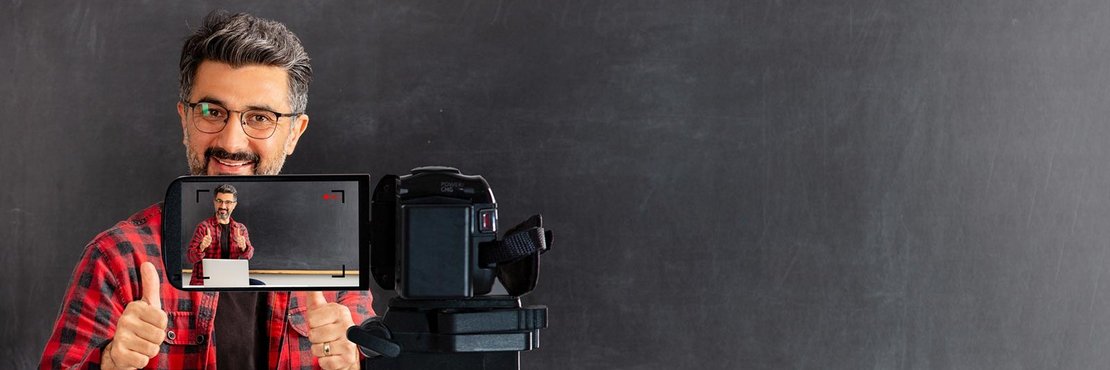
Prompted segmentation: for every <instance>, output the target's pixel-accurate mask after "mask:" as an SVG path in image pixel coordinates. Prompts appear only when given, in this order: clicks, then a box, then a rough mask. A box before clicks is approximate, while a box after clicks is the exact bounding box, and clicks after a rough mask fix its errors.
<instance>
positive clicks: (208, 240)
mask: <svg viewBox="0 0 1110 370" xmlns="http://www.w3.org/2000/svg"><path fill="white" fill-rule="evenodd" d="M209 245H212V229H209V228H207V227H206V228H204V238H203V239H201V240H200V250H201V252H203V251H204V250H205V249H208V246H209Z"/></svg>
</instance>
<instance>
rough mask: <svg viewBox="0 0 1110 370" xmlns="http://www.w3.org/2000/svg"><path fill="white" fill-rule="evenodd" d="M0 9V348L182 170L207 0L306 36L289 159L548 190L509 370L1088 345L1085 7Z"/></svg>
mask: <svg viewBox="0 0 1110 370" xmlns="http://www.w3.org/2000/svg"><path fill="white" fill-rule="evenodd" d="M2 4H3V5H0V14H3V15H5V17H4V22H0V50H2V56H0V71H2V72H3V73H4V75H5V77H4V79H3V82H2V83H0V107H2V111H0V117H3V119H2V120H0V122H2V123H0V125H2V128H0V211H2V212H0V233H2V234H0V245H3V248H4V250H5V252H6V253H4V258H2V259H0V281H3V282H4V283H3V284H2V288H0V302H4V303H3V304H2V306H0V317H3V318H5V321H6V323H5V324H4V325H0V363H2V364H4V365H6V366H0V367H12V368H27V367H31V365H32V364H33V363H34V362H35V361H37V358H38V356H39V354H40V353H41V350H42V348H43V343H44V341H45V340H46V338H47V336H48V335H49V329H50V327H51V324H52V321H53V320H54V319H55V317H56V314H57V312H58V306H59V302H60V300H61V298H62V295H63V292H64V289H65V287H66V286H67V285H68V284H69V280H70V272H71V271H72V268H73V266H74V263H75V262H76V261H77V259H78V257H79V256H80V254H81V249H82V246H83V245H84V244H85V243H86V242H87V241H88V240H90V239H91V238H92V237H93V236H94V235H95V234H96V233H97V232H99V231H101V230H103V229H105V228H107V227H109V226H111V225H112V224H113V223H114V222H116V221H118V220H120V219H123V218H124V217H127V216H128V215H129V214H131V213H133V212H135V211H137V210H139V209H141V208H142V207H145V206H147V205H149V204H151V203H154V202H156V201H159V200H160V199H161V197H162V192H163V191H164V189H165V186H166V184H168V183H169V181H170V180H172V179H173V178H174V177H176V176H178V175H180V174H182V173H184V171H185V158H184V155H183V154H184V150H183V148H182V147H181V128H180V126H179V124H178V120H177V117H176V114H175V110H174V103H175V96H176V94H177V80H176V78H177V77H176V76H177V69H176V65H177V58H178V55H179V48H180V47H181V41H182V39H183V38H184V37H185V35H186V34H188V33H189V32H191V27H194V26H196V25H197V24H198V23H199V22H200V20H201V18H202V17H203V15H204V14H206V13H207V12H208V11H209V10H211V9H214V8H219V7H225V8H229V9H231V10H247V11H251V12H254V13H256V14H259V15H261V16H265V17H270V18H274V19H278V20H281V21H284V22H286V23H287V24H288V25H289V27H290V28H291V29H292V30H293V31H295V32H297V33H298V34H299V35H300V36H301V38H302V40H303V41H304V44H305V46H306V48H307V50H308V52H309V53H310V54H311V55H312V58H313V63H314V64H313V65H314V69H315V71H316V75H315V77H316V80H315V83H314V85H313V86H312V91H311V95H310V100H309V112H310V114H311V118H312V121H311V125H310V127H309V129H308V131H307V133H306V134H305V137H304V138H303V139H302V140H301V142H300V146H299V147H298V148H297V152H296V153H295V155H293V156H292V157H291V158H290V160H289V161H288V162H287V166H286V171H285V172H286V173H329V172H371V173H373V174H377V175H380V174H385V173H399V172H403V171H406V170H408V169H409V168H411V167H415V166H418V165H425V164H445V165H453V166H457V167H459V168H461V169H463V170H464V171H465V172H467V173H476V174H482V175H485V176H486V178H487V179H488V180H489V182H490V184H492V186H493V189H494V193H495V194H496V196H497V199H498V201H499V202H500V207H501V216H502V217H501V220H502V223H503V227H505V226H510V225H511V224H512V223H513V222H514V221H517V220H523V219H524V218H525V217H527V216H528V215H529V214H531V213H543V214H544V216H545V217H546V221H547V223H548V226H549V227H550V228H551V229H553V230H555V232H556V239H557V242H556V244H555V246H554V248H553V250H552V251H551V252H550V253H548V254H547V255H546V256H545V258H544V262H543V263H544V265H543V271H542V275H541V281H540V284H539V287H538V291H536V292H535V293H533V294H532V295H530V296H528V297H526V301H527V302H528V303H533V304H547V305H548V306H549V307H550V310H551V312H550V324H551V327H550V328H549V329H546V330H545V331H544V332H543V334H542V341H541V343H542V347H541V348H540V349H539V350H537V351H534V352H530V353H526V354H524V355H523V358H522V362H523V364H524V366H525V367H526V368H532V369H568V368H569V369H675V368H692V369H700V368H712V369H731V368H756V369H785V368H798V369H829V368H834V369H870V368H878V369H887V368H941V369H943V368H968V369H982V368H1011V369H1012V368H1033V369H1038V368H1071V369H1088V368H1104V367H1106V366H1107V365H1106V364H1108V363H1110V351H1107V350H1106V349H1107V348H1110V269H1108V264H1110V227H1108V226H1110V145H1108V144H1110V125H1108V124H1107V123H1106V122H1105V118H1104V117H1107V116H1110V2H1106V1H1095V0H1039V1H1038V0H1034V1H1002V0H986V1H959V0H941V1H916V2H914V1H882V0H840V1H811V2H797V1H783V0H766V1H759V0H757V1H729V0H691V1H651V0H648V1H643V0H617V1H588V0H488V1H487V0H469V1H457V0H427V1H425V0H411V1H410V0H405V1H305V2H275V1H247V2H234V3H222V2H212V1H189V2H164V1H148V2H141V1H130V2H123V1H80V2H78V1H69V2H53V1H20V0H14V1H10V0H9V1H3V2H2ZM376 179H377V177H375V180H374V181H376ZM378 293H381V292H378ZM386 297H388V295H386V294H379V295H378V300H377V302H378V306H379V309H381V308H382V307H381V306H382V304H384V303H385V301H386Z"/></svg>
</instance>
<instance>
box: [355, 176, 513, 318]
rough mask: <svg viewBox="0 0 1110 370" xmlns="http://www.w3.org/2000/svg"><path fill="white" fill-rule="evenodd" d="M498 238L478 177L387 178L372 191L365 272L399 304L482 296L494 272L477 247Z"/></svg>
mask: <svg viewBox="0 0 1110 370" xmlns="http://www.w3.org/2000/svg"><path fill="white" fill-rule="evenodd" d="M496 240H497V203H496V201H495V200H494V197H493V191H492V190H490V187H489V183H487V182H486V180H485V179H484V178H482V177H481V176H468V175H463V174H462V173H461V172H460V171H459V170H458V169H455V168H451V167H438V166H433V167H419V168H415V169H413V170H412V171H411V173H410V174H407V175H403V176H396V175H388V176H385V177H384V178H382V180H381V181H380V182H379V183H378V185H377V187H376V188H375V189H374V195H373V197H372V205H371V225H370V245H371V256H370V262H371V265H370V270H371V274H372V275H373V276H374V279H375V281H377V283H378V285H380V286H381V287H382V288H384V289H395V290H396V291H397V294H398V295H399V296H400V297H402V298H404V299H415V300H420V299H460V298H461V299H465V298H472V297H475V296H481V295H485V294H488V293H489V292H490V290H491V289H492V287H493V282H494V280H495V279H496V277H497V268H496V266H494V265H492V264H483V263H482V260H481V258H480V249H481V248H482V246H483V245H487V244H490V243H495V242H496Z"/></svg>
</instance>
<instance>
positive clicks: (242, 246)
mask: <svg viewBox="0 0 1110 370" xmlns="http://www.w3.org/2000/svg"><path fill="white" fill-rule="evenodd" d="M235 242H236V243H239V250H241V251H245V250H247V238H246V237H244V236H243V231H242V230H239V231H236V232H235Z"/></svg>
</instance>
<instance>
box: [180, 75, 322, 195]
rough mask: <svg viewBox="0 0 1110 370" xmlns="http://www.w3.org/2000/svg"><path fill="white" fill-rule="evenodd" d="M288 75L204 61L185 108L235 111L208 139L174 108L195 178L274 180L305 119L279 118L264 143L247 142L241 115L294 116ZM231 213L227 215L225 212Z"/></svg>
mask: <svg viewBox="0 0 1110 370" xmlns="http://www.w3.org/2000/svg"><path fill="white" fill-rule="evenodd" d="M288 77H289V76H288V73H287V72H286V71H285V70H284V69H282V68H280V67H270V66H262V65H249V66H242V67H239V68H232V67H231V66H230V65H228V64H225V63H220V62H213V61H204V62H201V64H200V66H198V67H197V74H196V78H194V79H193V89H192V92H191V95H190V96H189V102H191V103H197V102H208V103H214V104H218V105H221V106H223V107H224V108H227V109H229V110H233V111H235V112H232V113H231V114H229V115H228V122H227V125H226V126H225V127H224V128H223V130H221V131H220V132H217V133H214V134H207V133H204V132H201V131H199V130H197V129H196V127H194V126H193V124H192V123H191V122H192V119H193V117H192V114H191V113H189V112H188V108H186V107H185V105H184V104H182V103H177V114H178V116H180V117H181V130H182V131H183V133H184V136H185V138H184V144H185V155H186V157H188V160H189V172H190V173H191V174H193V175H276V174H278V173H279V172H281V166H282V165H283V164H284V163H285V156H287V155H289V154H293V149H294V148H296V146H297V141H298V140H299V139H300V137H301V134H303V133H304V130H305V128H307V127H308V115H304V114H302V115H299V116H297V117H296V119H294V118H291V117H282V118H280V119H279V120H278V127H277V130H276V131H275V132H274V134H273V136H270V138H268V139H255V138H252V137H249V136H247V134H246V133H245V132H244V131H243V126H242V123H241V122H240V120H239V119H240V114H239V112H241V111H244V110H248V109H266V110H270V111H273V112H277V113H292V110H291V108H290V106H289V78H288ZM229 213H230V212H229Z"/></svg>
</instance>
